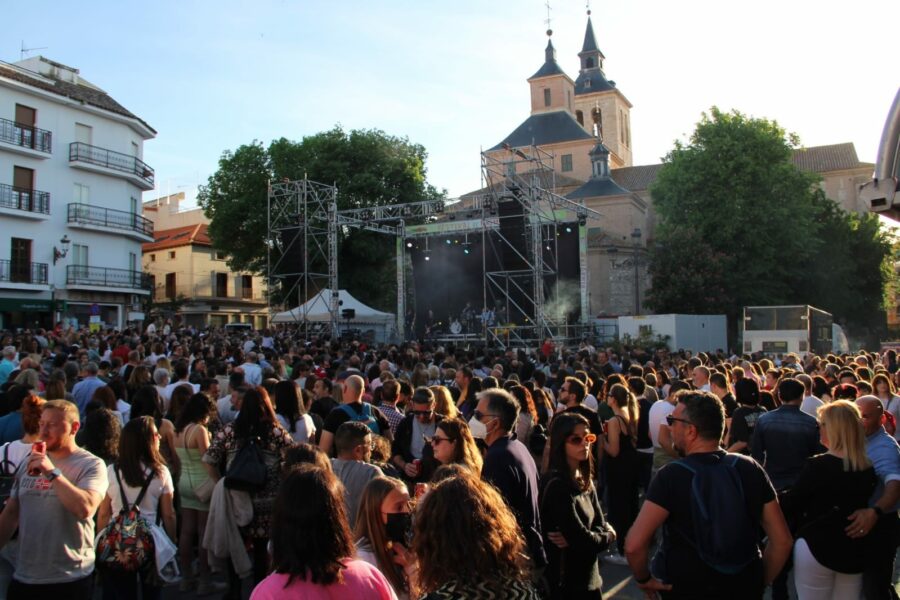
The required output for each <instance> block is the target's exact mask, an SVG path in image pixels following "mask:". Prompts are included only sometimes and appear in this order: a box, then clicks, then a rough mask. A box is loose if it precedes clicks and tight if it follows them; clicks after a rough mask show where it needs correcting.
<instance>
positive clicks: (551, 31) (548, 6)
mask: <svg viewBox="0 0 900 600" xmlns="http://www.w3.org/2000/svg"><path fill="white" fill-rule="evenodd" d="M544 6H546V7H547V19H546V20H545V21H544V22H545V23H547V37H550V36H551V35H553V30H552V29H550V11H551V10H553V9H552V8H550V0H547V1H546V2H544Z"/></svg>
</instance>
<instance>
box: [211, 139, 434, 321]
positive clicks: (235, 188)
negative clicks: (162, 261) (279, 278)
mask: <svg viewBox="0 0 900 600" xmlns="http://www.w3.org/2000/svg"><path fill="white" fill-rule="evenodd" d="M426 157H427V152H426V151H425V148H424V147H422V146H421V145H419V144H413V143H410V142H409V140H408V139H406V138H397V137H394V136H390V135H387V134H385V133H384V132H382V131H379V130H375V129H369V130H354V131H350V132H349V133H348V132H345V131H344V130H343V129H341V128H340V127H335V128H334V129H332V130H330V131H325V132H322V133H318V134H315V135H312V136H308V137H305V138H303V139H302V140H301V141H299V142H295V141H292V140H288V139H286V138H281V139H278V140H275V141H273V142H272V143H271V144H270V145H269V146H268V148H266V147H264V146H263V145H262V144H261V143H259V142H253V143H252V144H248V145H244V146H241V147H239V148H238V149H237V150H235V151H233V152H232V151H226V152H224V153H223V154H222V157H221V159H220V160H219V169H218V170H217V171H216V173H215V174H213V175H212V176H211V177H210V178H209V183H208V185H207V186H206V187H204V188H203V189H202V190H201V192H200V195H199V196H198V201H199V203H200V205H201V206H202V207H203V209H204V211H205V213H206V215H207V216H208V217H209V218H210V226H209V234H210V237H211V238H212V241H213V244H214V245H215V247H216V248H219V249H221V250H224V251H225V252H227V253H228V255H229V256H230V259H229V267H231V268H232V269H236V270H248V271H253V272H255V273H260V274H264V273H265V269H266V247H265V244H264V240H265V238H266V235H267V228H268V225H267V215H266V206H267V204H266V202H267V196H266V195H267V183H268V181H269V180H270V179H271V180H272V181H281V180H284V179H288V180H296V179H302V178H303V177H304V176H306V177H308V178H309V179H310V180H313V181H318V182H320V183H325V184H335V185H336V186H337V188H338V209H345V208H364V207H371V206H381V205H386V204H395V203H405V202H416V201H421V200H429V199H434V198H439V197H441V193H439V192H438V191H437V190H436V189H435V188H434V187H432V186H431V185H429V184H428V183H427V181H426V177H425V176H426V169H425V159H426ZM394 244H395V241H394V239H393V238H391V237H389V236H385V235H382V234H377V233H372V232H367V231H358V230H352V231H344V232H341V240H340V249H339V253H340V254H339V265H340V267H339V270H338V273H339V278H340V286H341V287H342V288H346V289H348V290H349V291H350V293H351V294H353V295H354V296H357V297H358V298H360V299H362V300H363V301H365V302H368V303H371V304H373V305H375V306H376V307H377V308H380V309H384V310H394V309H395V301H396V296H395V294H396V291H395V290H396V285H395V284H394V281H395V277H396V274H395V260H394V247H395V246H394ZM321 267H323V266H320V268H319V269H317V270H319V271H322V270H324V269H323V268H321Z"/></svg>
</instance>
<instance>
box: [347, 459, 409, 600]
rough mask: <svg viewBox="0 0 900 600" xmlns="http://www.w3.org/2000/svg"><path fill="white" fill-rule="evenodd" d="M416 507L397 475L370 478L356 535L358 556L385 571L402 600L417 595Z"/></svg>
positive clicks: (357, 517) (363, 498)
mask: <svg viewBox="0 0 900 600" xmlns="http://www.w3.org/2000/svg"><path fill="white" fill-rule="evenodd" d="M411 534H412V511H411V510H410V499H409V489H408V488H407V487H406V484H405V483H403V482H402V481H401V480H399V479H395V478H393V477H376V478H374V479H372V480H371V481H369V483H368V485H366V488H365V490H364V491H363V494H362V498H361V499H360V501H359V512H357V514H356V526H355V528H354V530H353V538H354V539H355V540H356V557H357V558H359V559H360V560H364V561H366V562H367V563H369V564H370V565H372V566H373V567H375V568H377V569H378V570H379V571H381V572H382V574H384V576H385V577H386V578H387V580H388V582H389V583H390V584H391V587H392V588H393V589H394V593H396V594H397V597H398V598H400V600H406V599H407V598H410V597H412V598H416V597H417V596H416V594H415V590H416V582H415V577H416V571H417V570H418V566H417V565H416V561H415V559H414V558H413V557H412V555H411V554H410V553H409V549H408V546H409V539H410V535H411Z"/></svg>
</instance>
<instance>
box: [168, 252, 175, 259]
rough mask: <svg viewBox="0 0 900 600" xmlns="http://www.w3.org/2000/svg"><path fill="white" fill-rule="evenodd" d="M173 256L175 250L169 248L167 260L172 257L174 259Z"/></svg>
mask: <svg viewBox="0 0 900 600" xmlns="http://www.w3.org/2000/svg"><path fill="white" fill-rule="evenodd" d="M174 258H175V251H174V250H169V260H172V259H174Z"/></svg>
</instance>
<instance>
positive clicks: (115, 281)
mask: <svg viewBox="0 0 900 600" xmlns="http://www.w3.org/2000/svg"><path fill="white" fill-rule="evenodd" d="M66 287H68V288H69V289H87V290H96V291H101V292H105V291H108V290H109V288H114V289H123V288H124V289H129V290H132V292H133V293H147V294H149V293H150V276H149V275H147V274H146V273H142V272H140V271H132V270H131V269H108V268H106V267H88V266H86V265H68V266H67V267H66Z"/></svg>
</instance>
